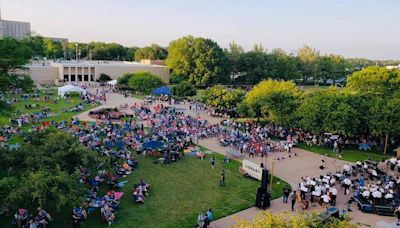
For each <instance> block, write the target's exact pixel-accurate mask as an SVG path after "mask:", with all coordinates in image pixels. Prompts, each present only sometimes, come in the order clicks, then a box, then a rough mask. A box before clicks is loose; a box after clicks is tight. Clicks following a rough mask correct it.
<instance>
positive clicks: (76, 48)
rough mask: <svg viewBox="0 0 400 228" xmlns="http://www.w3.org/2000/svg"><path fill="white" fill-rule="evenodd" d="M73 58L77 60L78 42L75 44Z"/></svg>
mask: <svg viewBox="0 0 400 228" xmlns="http://www.w3.org/2000/svg"><path fill="white" fill-rule="evenodd" d="M75 60H76V61H78V44H77V43H76V44H75Z"/></svg>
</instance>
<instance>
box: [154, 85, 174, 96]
mask: <svg viewBox="0 0 400 228" xmlns="http://www.w3.org/2000/svg"><path fill="white" fill-rule="evenodd" d="M152 94H153V95H161V94H163V95H169V96H171V95H172V93H171V90H170V89H169V88H168V86H162V87H160V88H157V89H155V90H153V92H152Z"/></svg>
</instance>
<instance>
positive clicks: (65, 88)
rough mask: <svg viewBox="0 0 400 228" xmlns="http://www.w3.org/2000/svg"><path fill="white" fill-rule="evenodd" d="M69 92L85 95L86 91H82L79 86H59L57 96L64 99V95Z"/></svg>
mask: <svg viewBox="0 0 400 228" xmlns="http://www.w3.org/2000/svg"><path fill="white" fill-rule="evenodd" d="M71 92H78V93H83V94H86V90H84V89H82V88H81V87H79V86H74V85H71V84H68V85H65V86H61V87H59V88H58V95H60V96H62V97H64V95H65V94H66V93H71Z"/></svg>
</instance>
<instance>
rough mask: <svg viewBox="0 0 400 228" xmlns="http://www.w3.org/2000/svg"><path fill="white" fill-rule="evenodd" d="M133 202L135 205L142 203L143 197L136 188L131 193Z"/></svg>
mask: <svg viewBox="0 0 400 228" xmlns="http://www.w3.org/2000/svg"><path fill="white" fill-rule="evenodd" d="M133 200H134V201H135V203H144V196H143V194H142V193H141V191H140V189H139V188H137V187H136V188H135V190H134V191H133Z"/></svg>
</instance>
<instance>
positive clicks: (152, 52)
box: [135, 44, 168, 61]
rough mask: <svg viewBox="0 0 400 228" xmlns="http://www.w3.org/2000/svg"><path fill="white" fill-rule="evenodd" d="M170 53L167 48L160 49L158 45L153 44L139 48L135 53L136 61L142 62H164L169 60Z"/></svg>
mask: <svg viewBox="0 0 400 228" xmlns="http://www.w3.org/2000/svg"><path fill="white" fill-rule="evenodd" d="M167 55H168V51H167V49H166V48H163V47H160V46H159V45H157V44H152V45H150V46H147V47H143V48H139V49H137V50H136V52H135V60H136V61H140V60H142V59H150V60H158V59H160V60H164V59H166V58H167Z"/></svg>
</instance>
